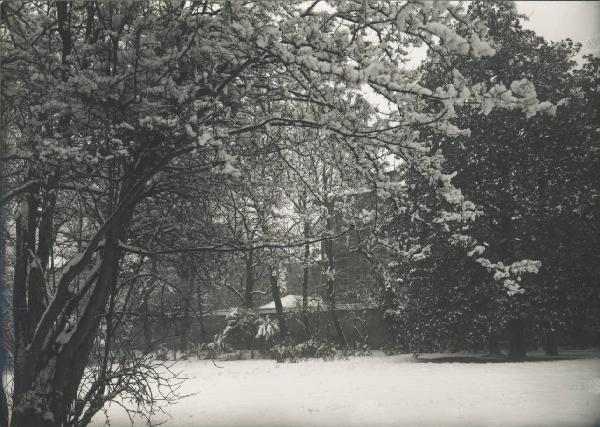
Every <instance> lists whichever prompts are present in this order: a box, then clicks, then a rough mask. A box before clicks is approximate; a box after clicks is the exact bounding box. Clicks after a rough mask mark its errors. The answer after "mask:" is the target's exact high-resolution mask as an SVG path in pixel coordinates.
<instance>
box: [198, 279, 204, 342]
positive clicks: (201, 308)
mask: <svg viewBox="0 0 600 427" xmlns="http://www.w3.org/2000/svg"><path fill="white" fill-rule="evenodd" d="M196 298H198V300H197V304H198V322H199V323H200V338H201V340H202V342H206V330H205V329H204V306H203V304H202V292H201V289H200V285H198V286H197V287H196Z"/></svg>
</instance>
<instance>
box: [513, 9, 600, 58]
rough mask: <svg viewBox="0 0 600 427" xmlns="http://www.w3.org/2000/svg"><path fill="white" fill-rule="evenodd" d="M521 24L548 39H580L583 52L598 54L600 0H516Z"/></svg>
mask: <svg viewBox="0 0 600 427" xmlns="http://www.w3.org/2000/svg"><path fill="white" fill-rule="evenodd" d="M516 3H517V9H518V11H519V12H520V13H522V14H524V15H527V16H528V17H529V21H524V22H523V26H524V27H525V28H527V29H531V30H534V31H535V32H536V33H538V34H539V35H541V36H543V37H544V38H546V39H547V40H552V41H559V40H562V39H565V38H567V37H569V38H571V39H572V40H574V41H577V42H580V43H582V44H583V46H582V54H588V53H594V54H595V55H600V1H517V2H516Z"/></svg>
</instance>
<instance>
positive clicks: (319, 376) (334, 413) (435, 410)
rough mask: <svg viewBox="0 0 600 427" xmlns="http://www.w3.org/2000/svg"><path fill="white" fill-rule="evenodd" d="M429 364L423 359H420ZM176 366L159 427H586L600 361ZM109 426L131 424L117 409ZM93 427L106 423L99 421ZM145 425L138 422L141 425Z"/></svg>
mask: <svg viewBox="0 0 600 427" xmlns="http://www.w3.org/2000/svg"><path fill="white" fill-rule="evenodd" d="M428 356H431V355H428ZM217 363H218V365H219V366H221V367H222V368H217V367H215V366H214V365H213V363H212V362H211V361H184V362H181V363H179V364H178V367H179V368H180V369H182V370H184V371H185V373H186V374H187V376H188V377H189V378H190V379H189V380H188V381H186V383H185V384H184V386H183V388H182V392H183V393H195V394H194V395H193V396H191V397H187V398H185V399H183V400H181V401H180V402H179V403H178V404H176V405H173V406H171V407H170V408H169V409H168V411H169V413H170V414H171V418H169V417H167V416H164V415H163V416H159V417H157V419H156V420H155V421H156V422H160V421H164V420H166V423H165V424H164V425H165V426H167V427H186V426H190V427H191V426H194V427H196V426H210V427H217V426H256V427H258V426H261V427H276V426H277V427H290V426H331V427H334V426H336V427H337V426H446V425H451V426H510V427H514V426H561V427H563V426H594V425H596V423H600V358H598V353H596V358H592V359H584V360H561V361H549V362H525V363H486V364H479V363H477V364H475V363H420V362H417V361H415V360H414V359H412V358H411V357H410V356H408V355H400V356H384V355H382V354H381V353H378V352H376V353H375V355H374V356H372V357H360V358H352V359H350V360H336V361H334V362H324V361H322V360H309V361H300V362H299V363H284V364H278V363H275V362H274V361H270V360H242V361H230V362H222V361H220V362H217ZM109 414H110V417H111V425H112V426H127V425H130V423H129V419H128V418H127V416H126V415H125V414H124V412H122V410H121V409H120V408H119V407H118V406H117V405H112V406H111V408H110V409H109ZM94 421H95V423H94V424H93V425H94V426H101V425H103V424H104V418H103V415H102V414H100V415H98V416H97V417H96V418H95V419H94ZM136 425H140V426H142V425H145V424H144V423H143V422H142V421H139V424H136Z"/></svg>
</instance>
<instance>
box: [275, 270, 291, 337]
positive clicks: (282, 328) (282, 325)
mask: <svg viewBox="0 0 600 427" xmlns="http://www.w3.org/2000/svg"><path fill="white" fill-rule="evenodd" d="M271 295H272V296H273V302H275V310H276V311H277V320H278V322H279V334H280V336H281V339H282V340H285V339H286V338H287V336H288V328H287V322H286V320H285V313H284V312H283V305H282V304H281V296H280V294H279V281H278V279H277V271H276V270H275V269H272V270H271Z"/></svg>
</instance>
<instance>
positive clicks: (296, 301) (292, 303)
mask: <svg viewBox="0 0 600 427" xmlns="http://www.w3.org/2000/svg"><path fill="white" fill-rule="evenodd" d="M281 305H282V306H283V308H284V309H290V308H302V295H286V296H284V297H283V298H281ZM321 305H323V301H322V300H321V298H319V297H308V306H309V307H319V306H321ZM270 308H272V309H274V308H275V301H271V302H269V303H267V304H265V305H261V306H260V307H259V308H258V309H259V310H262V309H270Z"/></svg>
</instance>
